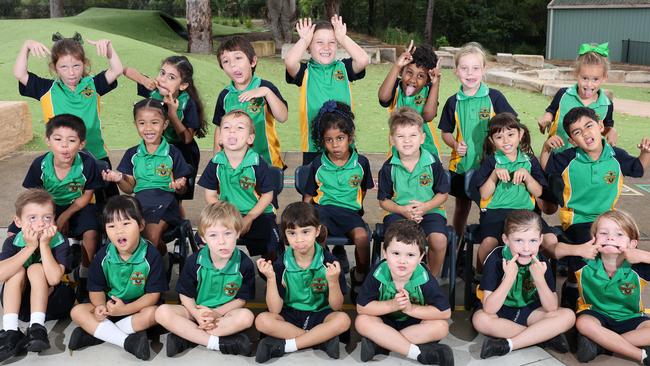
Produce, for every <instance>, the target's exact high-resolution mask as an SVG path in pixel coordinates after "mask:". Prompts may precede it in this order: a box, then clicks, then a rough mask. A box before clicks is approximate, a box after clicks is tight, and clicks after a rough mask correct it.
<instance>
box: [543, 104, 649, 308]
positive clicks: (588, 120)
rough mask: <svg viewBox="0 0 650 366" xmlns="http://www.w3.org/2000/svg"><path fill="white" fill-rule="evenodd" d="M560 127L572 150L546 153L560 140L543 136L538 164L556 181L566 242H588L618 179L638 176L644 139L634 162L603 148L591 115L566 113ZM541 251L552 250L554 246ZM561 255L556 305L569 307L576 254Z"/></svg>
mask: <svg viewBox="0 0 650 366" xmlns="http://www.w3.org/2000/svg"><path fill="white" fill-rule="evenodd" d="M563 125H564V126H563V127H564V129H565V131H566V132H567V134H568V135H569V141H570V142H571V143H572V144H574V145H575V147H573V148H570V149H567V150H564V151H562V152H558V153H552V150H553V149H554V148H556V147H559V146H561V145H560V144H561V143H562V140H561V137H559V136H557V135H555V136H552V137H549V139H548V140H546V142H545V143H544V148H543V150H542V154H541V156H540V163H541V165H542V168H544V170H545V171H546V174H547V175H549V176H552V175H555V176H561V177H562V182H563V187H562V191H561V192H556V193H555V196H556V197H557V200H559V202H557V203H558V204H559V205H560V206H561V208H560V221H561V223H562V228H563V229H564V232H565V233H566V235H567V237H568V238H569V241H570V242H571V243H574V244H582V243H586V242H588V241H589V240H590V239H591V224H592V222H593V221H594V220H595V219H596V217H598V215H600V214H602V213H603V212H605V211H607V210H610V209H612V208H614V206H615V205H616V202H617V201H618V197H619V196H620V194H621V189H622V187H623V176H631V177H642V176H643V172H644V170H645V169H646V168H647V167H648V165H649V164H650V140H648V139H647V138H643V139H641V142H640V143H639V145H638V147H639V149H640V150H641V153H640V154H639V157H638V158H635V157H632V156H630V155H629V154H628V153H627V152H626V151H625V150H623V149H621V148H618V147H613V146H611V145H609V144H608V143H607V142H605V140H604V139H603V138H602V132H603V128H604V127H603V125H602V123H601V122H599V121H598V117H597V116H596V112H594V110H593V109H591V108H588V107H576V108H573V109H571V110H570V111H569V112H567V114H566V115H565V117H564V121H563ZM545 244H546V243H545ZM565 247H570V246H565ZM545 249H548V250H550V251H551V252H553V251H555V252H557V250H558V249H559V248H557V249H556V248H553V247H549V248H545ZM567 250H569V251H570V250H571V248H567ZM566 255H569V257H568V270H569V276H568V278H567V281H566V282H565V285H563V288H562V305H563V306H566V307H570V308H574V309H575V304H576V303H575V301H576V299H577V298H578V291H577V284H576V278H575V275H574V273H575V271H576V269H577V267H576V266H577V257H573V256H575V255H576V254H566ZM557 256H558V257H560V256H562V255H557Z"/></svg>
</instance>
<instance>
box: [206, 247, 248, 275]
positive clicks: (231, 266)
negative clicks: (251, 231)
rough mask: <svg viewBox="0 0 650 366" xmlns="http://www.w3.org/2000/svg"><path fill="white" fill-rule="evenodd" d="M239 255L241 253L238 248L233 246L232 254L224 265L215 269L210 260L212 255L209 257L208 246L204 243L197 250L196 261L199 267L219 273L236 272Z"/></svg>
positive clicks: (237, 270)
mask: <svg viewBox="0 0 650 366" xmlns="http://www.w3.org/2000/svg"><path fill="white" fill-rule="evenodd" d="M240 257H241V254H240V251H239V249H238V248H235V250H234V251H233V252H232V255H231V256H230V259H228V262H227V263H226V265H225V266H224V267H223V268H221V269H217V268H215V266H214V263H213V262H212V257H210V248H208V246H207V245H206V246H204V247H203V248H202V249H201V250H200V251H199V255H198V258H197V261H196V262H197V263H198V264H199V265H200V266H201V267H203V268H205V269H208V270H211V271H215V272H217V273H219V274H237V273H239V263H240Z"/></svg>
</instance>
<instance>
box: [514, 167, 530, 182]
mask: <svg viewBox="0 0 650 366" xmlns="http://www.w3.org/2000/svg"><path fill="white" fill-rule="evenodd" d="M529 175H530V173H529V172H528V170H526V169H525V168H519V169H517V170H515V173H514V174H513V175H512V183H513V184H520V183H524V182H526V179H528V176H529Z"/></svg>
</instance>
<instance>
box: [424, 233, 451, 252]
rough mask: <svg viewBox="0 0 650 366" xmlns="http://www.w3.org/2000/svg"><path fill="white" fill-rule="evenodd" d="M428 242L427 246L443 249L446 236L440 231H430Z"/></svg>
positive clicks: (445, 246) (445, 245) (445, 244)
mask: <svg viewBox="0 0 650 366" xmlns="http://www.w3.org/2000/svg"><path fill="white" fill-rule="evenodd" d="M427 241H428V242H429V247H430V248H432V249H433V250H436V251H437V250H444V249H447V237H446V236H445V235H443V234H440V233H431V234H429V237H428V238H427Z"/></svg>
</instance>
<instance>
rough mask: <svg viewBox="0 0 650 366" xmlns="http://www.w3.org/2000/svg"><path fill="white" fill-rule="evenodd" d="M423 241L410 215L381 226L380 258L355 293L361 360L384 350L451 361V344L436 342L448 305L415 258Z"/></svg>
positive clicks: (442, 362)
mask: <svg viewBox="0 0 650 366" xmlns="http://www.w3.org/2000/svg"><path fill="white" fill-rule="evenodd" d="M425 243H426V241H425V238H424V233H423V232H422V229H421V228H420V227H418V225H417V224H416V223H415V222H413V221H411V220H400V221H397V222H395V223H394V224H393V225H391V226H390V227H389V228H388V230H387V231H386V235H385V240H384V243H383V246H382V254H383V257H384V258H385V259H384V260H382V261H381V262H379V264H378V265H377V266H376V267H375V268H374V270H373V271H372V272H371V273H372V275H370V276H368V277H367V278H366V280H365V282H364V283H363V287H362V288H361V291H360V292H359V297H358V298H357V312H358V313H359V315H357V319H356V322H355V327H356V329H357V331H358V332H359V334H360V335H361V336H362V338H361V361H363V362H366V361H369V360H372V358H373V357H374V356H375V354H377V353H378V352H380V353H381V352H383V353H387V351H386V350H388V351H393V352H398V353H400V354H402V355H404V356H406V357H408V358H410V359H413V360H417V361H419V362H420V363H422V364H425V365H430V364H439V365H443V366H444V365H453V364H454V355H453V353H452V351H451V348H449V346H447V345H445V344H440V343H438V341H439V340H441V339H442V338H444V337H446V336H447V334H449V325H448V323H447V320H448V319H449V318H450V317H451V309H450V308H449V301H448V300H447V299H446V298H445V296H444V295H443V294H442V292H441V290H440V287H438V283H437V282H436V280H435V278H434V277H433V276H431V274H430V273H429V272H428V271H427V270H426V268H425V267H424V266H423V265H421V264H420V262H421V261H422V258H423V257H424V251H425V250H426V249H425ZM380 348H384V349H385V350H381V349H380Z"/></svg>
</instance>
